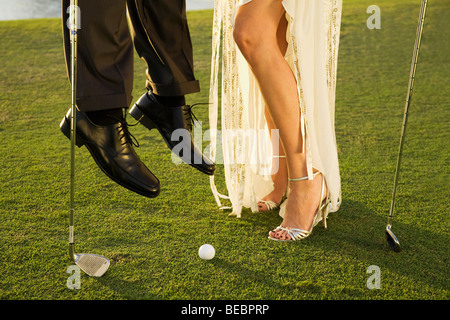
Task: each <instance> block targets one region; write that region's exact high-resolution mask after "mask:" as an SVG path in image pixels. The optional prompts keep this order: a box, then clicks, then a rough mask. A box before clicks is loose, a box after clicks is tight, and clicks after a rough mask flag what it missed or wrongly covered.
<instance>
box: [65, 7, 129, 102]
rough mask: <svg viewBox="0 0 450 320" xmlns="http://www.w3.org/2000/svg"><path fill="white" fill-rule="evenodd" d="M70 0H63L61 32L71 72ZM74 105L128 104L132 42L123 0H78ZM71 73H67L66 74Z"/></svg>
mask: <svg viewBox="0 0 450 320" xmlns="http://www.w3.org/2000/svg"><path fill="white" fill-rule="evenodd" d="M69 5H70V1H69V0H63V1H62V17H63V29H64V31H63V35H64V47H65V55H66V63H67V70H68V73H70V34H69V29H68V28H67V26H66V21H67V19H68V18H69V14H68V13H67V8H68V6H69ZM78 6H79V7H80V22H81V29H80V30H78V60H77V73H78V74H77V105H78V108H79V109H80V111H98V110H105V109H115V108H127V107H128V106H129V105H130V103H131V100H132V96H131V94H132V90H133V59H134V51H133V42H132V39H131V37H130V32H129V29H128V22H127V18H126V2H125V1H124V0H78ZM69 77H70V75H69Z"/></svg>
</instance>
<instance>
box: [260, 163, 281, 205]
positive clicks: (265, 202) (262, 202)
mask: <svg viewBox="0 0 450 320" xmlns="http://www.w3.org/2000/svg"><path fill="white" fill-rule="evenodd" d="M273 158H279V159H284V158H286V156H284V155H283V156H277V155H274V156H273ZM285 200H286V194H285V195H284V196H283V197H282V198H281V202H280V203H279V204H277V203H275V202H274V201H272V200H258V203H257V206H258V209H259V208H260V204H264V205H265V206H266V208H267V209H266V210H258V211H259V212H266V211H272V210H278V209H280V205H281V204H282V203H283V202H284V201H285Z"/></svg>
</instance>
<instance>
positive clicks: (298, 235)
mask: <svg viewBox="0 0 450 320" xmlns="http://www.w3.org/2000/svg"><path fill="white" fill-rule="evenodd" d="M319 174H321V172H319V171H318V172H316V173H314V175H313V176H314V178H315V177H316V176H317V175H319ZM307 179H308V177H302V178H297V179H289V181H292V182H294V181H301V180H307ZM324 195H325V178H324V176H323V175H322V191H321V193H320V201H319V206H318V207H317V210H316V213H315V215H314V221H313V223H312V225H311V228H310V229H309V230H303V229H299V228H291V227H282V226H281V225H280V226H278V227H277V228H275V229H274V230H272V231H271V232H277V231H279V230H281V231H286V232H287V234H288V235H289V237H290V239H286V240H284V239H278V238H273V237H271V236H270V233H269V239H271V240H275V241H297V240H303V239H305V238H307V237H309V236H310V235H311V232H312V229H313V228H314V227H315V226H316V225H317V224H318V223H319V222H320V221H321V220H322V221H323V227H324V228H325V229H326V228H327V217H328V213H329V212H330V198H329V195H328V194H327V197H326V198H325V199H324V200H322V199H323V197H324ZM286 202H287V200H286V201H285V203H286ZM283 208H285V206H284V205H283Z"/></svg>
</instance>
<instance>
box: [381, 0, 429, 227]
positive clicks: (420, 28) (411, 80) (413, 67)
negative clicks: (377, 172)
mask: <svg viewBox="0 0 450 320" xmlns="http://www.w3.org/2000/svg"><path fill="white" fill-rule="evenodd" d="M427 4H428V0H422V6H421V8H420V14H419V21H418V26H417V33H416V41H415V44H414V51H413V57H412V62H411V71H410V76H409V84H408V92H407V95H406V103H405V111H404V113H403V123H402V130H401V134H400V143H399V148H398V155H397V165H396V168H395V177H394V187H393V191H392V200H391V207H390V209H389V221H388V224H391V219H392V217H393V216H394V203H395V194H396V189H397V181H398V176H399V170H400V164H401V157H402V151H403V144H404V136H405V132H406V124H407V121H408V111H409V105H410V101H411V97H412V91H413V87H414V78H415V74H416V67H417V61H418V58H419V48H420V43H421V39H422V31H423V23H424V21H425V12H426V9H427Z"/></svg>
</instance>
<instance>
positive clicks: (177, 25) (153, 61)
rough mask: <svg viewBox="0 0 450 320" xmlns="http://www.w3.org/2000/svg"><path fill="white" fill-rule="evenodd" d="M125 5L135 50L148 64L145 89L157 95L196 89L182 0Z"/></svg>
mask: <svg viewBox="0 0 450 320" xmlns="http://www.w3.org/2000/svg"><path fill="white" fill-rule="evenodd" d="M127 4H128V11H129V16H130V20H131V34H132V36H133V41H134V45H135V48H136V51H137V53H138V54H139V56H140V57H141V58H142V59H143V60H144V61H145V62H146V63H147V66H148V69H147V82H146V87H147V89H148V90H149V91H152V92H153V93H155V94H157V95H160V96H183V95H185V94H189V93H193V92H198V91H200V87H199V82H198V81H197V80H195V77H194V63H193V53H192V43H191V38H190V34H189V28H188V24H187V19H186V2H185V0H127Z"/></svg>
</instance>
